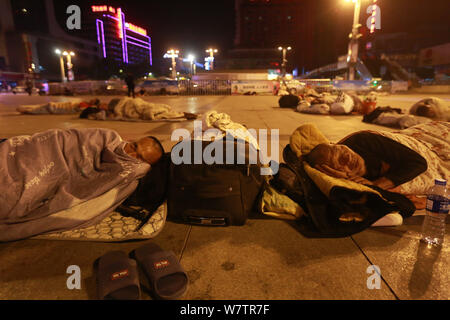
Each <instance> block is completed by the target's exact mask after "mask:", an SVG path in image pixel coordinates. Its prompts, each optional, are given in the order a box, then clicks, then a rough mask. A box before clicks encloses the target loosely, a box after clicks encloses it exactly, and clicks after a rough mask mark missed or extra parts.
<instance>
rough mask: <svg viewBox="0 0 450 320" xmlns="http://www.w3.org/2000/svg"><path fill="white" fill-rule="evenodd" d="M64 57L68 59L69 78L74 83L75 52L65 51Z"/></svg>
mask: <svg viewBox="0 0 450 320" xmlns="http://www.w3.org/2000/svg"><path fill="white" fill-rule="evenodd" d="M63 56H66V58H67V78H68V79H69V81H70V80H72V81H73V80H74V75H73V70H72V67H73V64H72V57H74V56H75V53H74V52H73V51H70V52H67V51H64V52H63Z"/></svg>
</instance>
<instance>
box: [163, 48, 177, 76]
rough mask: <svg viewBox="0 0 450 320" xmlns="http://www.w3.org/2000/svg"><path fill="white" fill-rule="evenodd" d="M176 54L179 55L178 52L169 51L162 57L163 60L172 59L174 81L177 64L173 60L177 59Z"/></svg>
mask: <svg viewBox="0 0 450 320" xmlns="http://www.w3.org/2000/svg"><path fill="white" fill-rule="evenodd" d="M178 53H180V52H179V51H178V50H174V49H170V50H168V51H167V52H166V54H165V55H164V58H172V79H175V78H176V77H177V71H176V67H177V63H176V61H175V58H178Z"/></svg>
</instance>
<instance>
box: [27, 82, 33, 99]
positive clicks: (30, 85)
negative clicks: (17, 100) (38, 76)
mask: <svg viewBox="0 0 450 320" xmlns="http://www.w3.org/2000/svg"><path fill="white" fill-rule="evenodd" d="M25 87H26V89H25V90H26V91H27V92H28V95H29V96H31V94H32V93H33V82H31V80H30V79H27V81H26V83H25Z"/></svg>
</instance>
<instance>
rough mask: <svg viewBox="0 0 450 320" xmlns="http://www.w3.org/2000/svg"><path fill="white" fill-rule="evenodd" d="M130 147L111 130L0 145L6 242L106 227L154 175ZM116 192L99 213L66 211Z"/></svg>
mask: <svg viewBox="0 0 450 320" xmlns="http://www.w3.org/2000/svg"><path fill="white" fill-rule="evenodd" d="M124 145H125V142H124V141H122V139H121V138H120V136H119V134H118V133H117V132H115V131H113V130H108V129H69V130H61V129H54V130H48V131H45V132H42V133H37V134H34V135H32V136H18V137H13V138H10V139H8V140H6V141H4V142H2V143H0V155H1V158H0V161H1V164H0V241H10V240H17V239H23V238H27V237H31V236H35V235H38V234H42V233H47V232H59V231H66V230H71V229H74V228H82V227H87V226H89V225H92V224H95V223H97V222H99V221H101V220H102V219H103V218H104V217H105V216H106V215H108V214H109V213H110V212H112V211H113V210H114V209H115V208H116V207H117V206H118V205H120V203H121V202H123V201H124V200H125V199H126V198H127V196H129V195H130V194H131V193H132V192H133V191H134V189H135V188H136V187H137V184H138V181H137V180H138V179H139V178H141V177H143V176H144V175H145V174H146V173H147V171H148V170H149V169H150V166H149V165H148V164H147V163H144V162H141V161H139V160H137V159H135V158H132V157H131V156H129V155H128V154H126V153H125V151H124V150H123V148H124ZM112 189H114V192H115V193H114V195H112V196H110V197H109V198H108V201H105V204H104V206H102V207H101V208H100V207H99V208H98V210H96V211H95V212H93V213H91V212H86V214H85V215H84V216H79V215H74V214H71V213H70V211H64V210H66V209H69V208H72V207H74V206H77V205H79V204H81V203H83V202H86V201H88V200H90V199H94V198H96V197H99V196H101V195H103V194H105V193H106V192H108V191H110V190H112ZM57 213H60V214H57Z"/></svg>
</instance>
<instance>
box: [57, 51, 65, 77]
mask: <svg viewBox="0 0 450 320" xmlns="http://www.w3.org/2000/svg"><path fill="white" fill-rule="evenodd" d="M55 53H56V54H57V55H59V64H60V67H61V82H66V75H65V72H64V60H63V55H62V52H61V50H59V49H56V50H55Z"/></svg>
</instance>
